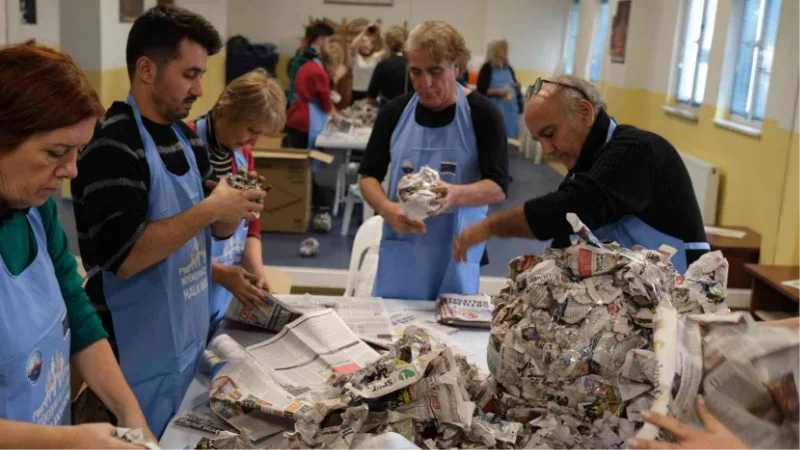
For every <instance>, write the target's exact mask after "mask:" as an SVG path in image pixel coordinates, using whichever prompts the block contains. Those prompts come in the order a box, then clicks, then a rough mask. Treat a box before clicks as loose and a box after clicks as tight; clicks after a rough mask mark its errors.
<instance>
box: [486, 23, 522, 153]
mask: <svg viewBox="0 0 800 450" xmlns="http://www.w3.org/2000/svg"><path fill="white" fill-rule="evenodd" d="M478 92H480V93H481V94H483V95H486V96H488V97H489V98H490V99H491V100H492V101H493V102H494V104H495V105H497V107H498V108H500V111H502V113H503V120H504V122H505V125H506V135H507V136H508V137H510V138H514V139H516V138H517V131H518V130H517V128H518V126H519V115H520V114H521V113H522V96H521V95H520V92H519V83H517V77H516V76H514V69H512V68H511V66H510V65H509V64H508V42H507V41H506V40H505V39H497V40H494V41H492V42H490V43H489V45H487V46H486V62H485V63H484V64H483V66H481V70H480V72H478Z"/></svg>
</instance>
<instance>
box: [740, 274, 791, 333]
mask: <svg viewBox="0 0 800 450" xmlns="http://www.w3.org/2000/svg"><path fill="white" fill-rule="evenodd" d="M745 270H746V271H747V272H748V273H750V274H751V275H752V277H753V283H752V289H753V293H752V299H751V301H750V314H752V315H753V316H754V317H759V318H762V319H770V320H771V319H777V318H782V317H786V316H787V315H788V316H789V317H792V316H797V315H798V296H800V290H797V289H795V288H793V287H789V286H786V285H785V284H781V283H782V282H783V281H789V280H797V279H798V278H800V268H799V267H789V266H764V265H758V264H745ZM775 313H783V314H775Z"/></svg>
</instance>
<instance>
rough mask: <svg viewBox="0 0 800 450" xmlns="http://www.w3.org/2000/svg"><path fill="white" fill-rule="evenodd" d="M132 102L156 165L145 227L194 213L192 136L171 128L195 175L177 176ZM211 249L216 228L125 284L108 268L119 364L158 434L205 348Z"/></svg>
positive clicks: (198, 186) (197, 191) (199, 192)
mask: <svg viewBox="0 0 800 450" xmlns="http://www.w3.org/2000/svg"><path fill="white" fill-rule="evenodd" d="M127 103H128V104H129V105H131V107H132V108H133V115H134V118H135V119H136V125H137V126H138V127H139V135H140V136H141V138H142V143H143V144H144V152H145V157H146V158H147V165H148V167H149V168H150V192H149V193H148V211H147V222H148V223H151V222H155V221H158V220H163V219H168V218H170V217H173V216H175V215H177V214H180V213H181V212H183V211H186V210H188V209H190V208H192V207H193V206H195V205H196V204H198V203H199V202H200V201H202V200H203V188H202V180H201V178H200V171H199V169H198V168H197V161H196V160H195V156H194V152H193V151H192V147H191V145H189V141H188V140H187V139H186V136H184V135H183V133H182V132H181V129H180V128H179V127H178V125H176V124H173V125H172V129H173V130H174V131H175V134H176V135H177V136H178V140H179V141H180V144H181V149H182V150H183V154H184V156H185V157H186V160H187V162H188V163H189V171H188V172H187V173H186V174H184V175H181V176H178V175H175V174H172V173H170V172H169V171H168V170H167V168H166V167H165V166H164V162H163V161H162V159H161V155H159V153H158V149H157V148H156V144H155V142H154V141H153V138H152V137H151V136H150V134H149V133H148V132H147V130H146V129H145V127H144V125H142V116H141V114H140V113H139V108H138V107H137V106H136V102H135V101H134V100H133V97H131V96H130V95H129V96H128V100H127ZM210 247H211V230H210V229H209V228H206V229H204V230H203V231H202V232H200V233H198V234H197V235H196V236H194V237H192V238H191V239H189V241H188V242H186V243H185V244H184V245H183V247H181V248H180V249H178V250H177V251H175V252H174V253H173V254H171V255H169V256H168V257H167V258H166V259H164V260H163V261H161V262H159V263H157V264H155V265H153V266H151V267H148V268H147V269H145V270H143V271H142V272H139V273H138V274H136V275H134V276H132V277H131V278H129V279H127V280H123V279H121V278H118V277H116V276H115V275H114V274H112V273H110V272H106V271H103V290H104V293H105V297H106V303H107V304H108V309H109V311H111V318H112V320H113V323H114V332H115V335H116V341H117V348H118V349H119V364H120V367H121V368H122V372H123V373H124V374H125V379H126V380H127V381H128V384H130V386H131V389H133V393H134V394H135V395H136V399H137V400H139V405H140V406H141V407H142V411H143V412H144V415H145V418H146V419H147V424H148V426H149V427H150V430H152V431H153V433H155V435H156V436H157V437H158V436H161V433H163V432H164V428H166V426H167V423H168V422H169V420H170V418H171V417H172V416H173V415H175V413H176V412H177V410H178V406H180V404H181V400H182V399H183V394H184V393H185V392H186V389H188V387H189V384H190V383H191V382H192V379H193V378H194V375H195V372H196V371H197V367H198V365H199V363H200V358H201V356H202V354H203V350H204V348H205V344H206V337H207V335H208V325H209V323H208V322H209V320H208V319H209V313H208V306H209V296H208V281H209V279H210V278H211V276H210V274H211V259H210V258H209V257H208V255H207V253H206V249H207V248H210Z"/></svg>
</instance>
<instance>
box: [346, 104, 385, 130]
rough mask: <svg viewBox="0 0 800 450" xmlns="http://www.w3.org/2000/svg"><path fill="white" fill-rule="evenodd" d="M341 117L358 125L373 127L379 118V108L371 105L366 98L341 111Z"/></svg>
mask: <svg viewBox="0 0 800 450" xmlns="http://www.w3.org/2000/svg"><path fill="white" fill-rule="evenodd" d="M339 117H340V118H341V119H343V120H346V121H348V122H350V123H352V124H353V125H355V126H357V127H371V126H373V125H374V124H375V119H377V118H378V108H376V107H374V106H372V105H370V104H369V103H368V102H367V100H366V99H362V100H356V101H355V102H353V104H352V105H350V106H348V107H347V108H345V109H343V110H341V111H339Z"/></svg>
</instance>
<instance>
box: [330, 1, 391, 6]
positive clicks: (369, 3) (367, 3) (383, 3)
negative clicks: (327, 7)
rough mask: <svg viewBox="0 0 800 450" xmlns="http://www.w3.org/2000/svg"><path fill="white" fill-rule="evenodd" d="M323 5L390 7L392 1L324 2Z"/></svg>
mask: <svg viewBox="0 0 800 450" xmlns="http://www.w3.org/2000/svg"><path fill="white" fill-rule="evenodd" d="M325 3H339V4H342V5H362V6H392V5H394V0H325Z"/></svg>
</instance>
